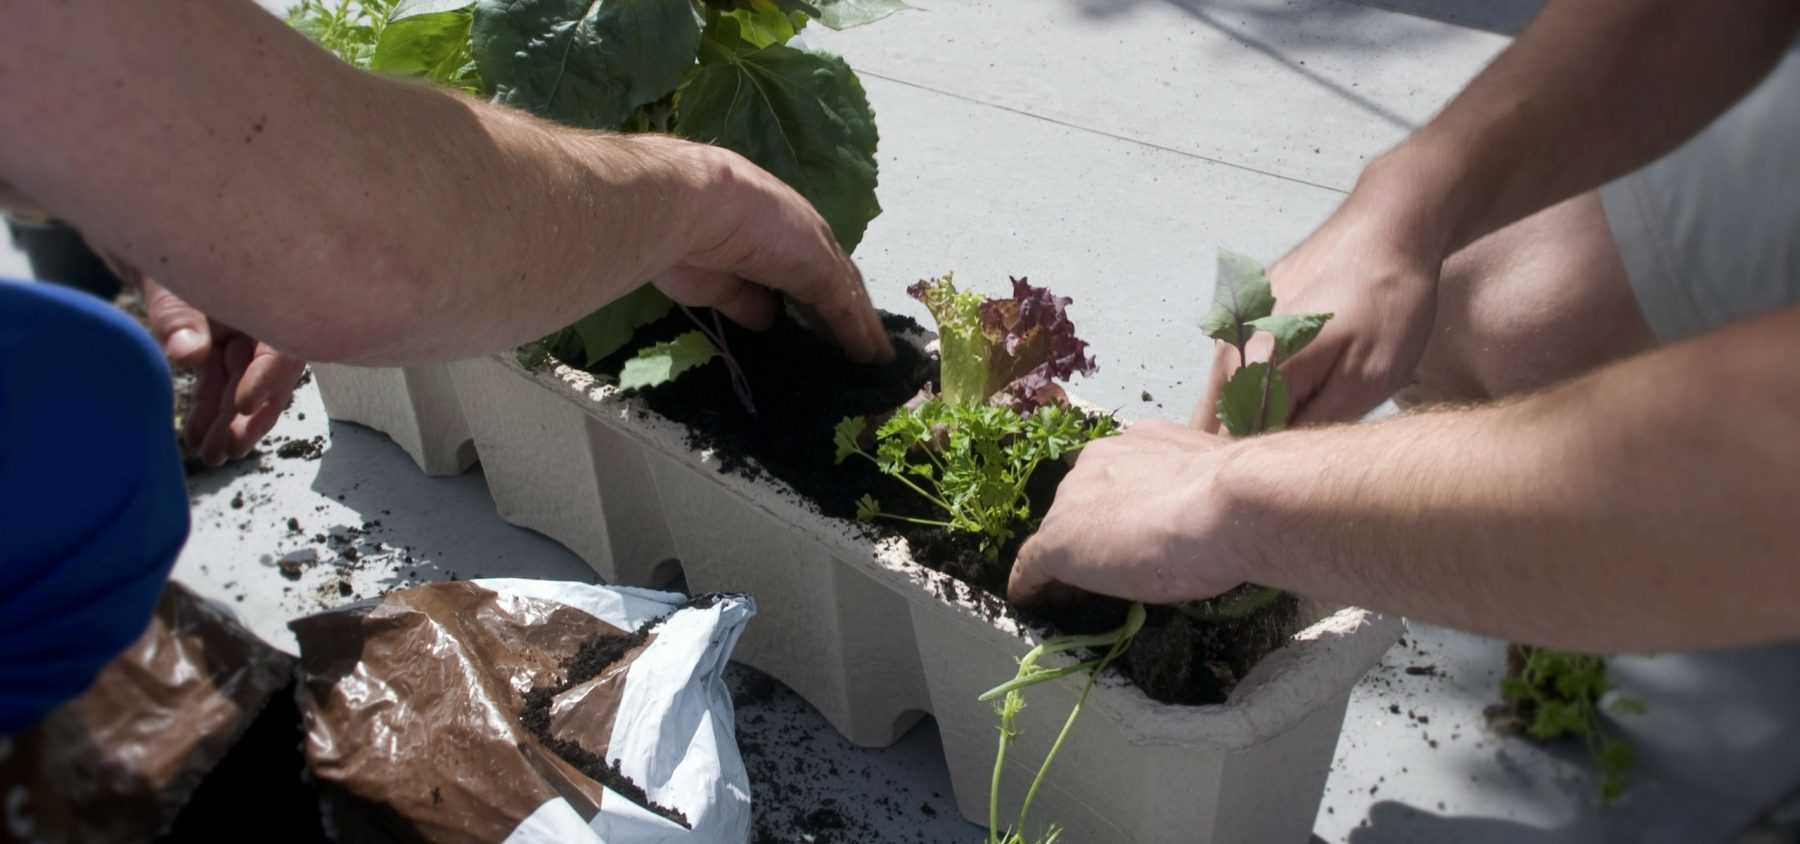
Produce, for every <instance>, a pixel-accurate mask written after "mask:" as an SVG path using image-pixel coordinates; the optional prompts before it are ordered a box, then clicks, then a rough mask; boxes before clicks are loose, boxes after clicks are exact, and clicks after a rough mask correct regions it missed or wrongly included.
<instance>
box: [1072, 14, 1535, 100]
mask: <svg viewBox="0 0 1800 844" xmlns="http://www.w3.org/2000/svg"><path fill="white" fill-rule="evenodd" d="M1075 2H1076V3H1077V5H1078V6H1079V7H1080V8H1081V10H1082V11H1083V13H1085V14H1086V15H1088V16H1089V17H1092V18H1095V19H1102V20H1103V19H1106V18H1111V17H1116V16H1119V15H1123V14H1128V13H1130V12H1131V11H1133V10H1135V9H1137V8H1139V7H1142V6H1143V5H1145V4H1147V3H1159V4H1162V5H1166V6H1169V7H1172V8H1175V9H1178V10H1180V11H1181V12H1183V13H1184V14H1186V15H1187V16H1188V17H1190V18H1193V19H1194V20H1195V21H1196V22H1198V23H1200V24H1202V25H1204V26H1206V27H1208V28H1210V29H1212V30H1214V31H1216V32H1218V33H1219V34H1221V35H1223V36H1225V37H1226V38H1228V39H1230V40H1231V41H1232V42H1235V43H1237V44H1239V45H1242V46H1243V47H1247V48H1249V49H1250V50H1253V51H1255V52H1257V53H1261V54H1262V55H1264V56H1266V57H1268V58H1270V59H1272V60H1274V61H1275V62H1276V63H1278V64H1279V65H1281V66H1282V67H1283V68H1285V69H1286V70H1287V71H1288V72H1289V73H1292V74H1294V75H1295V76H1299V77H1301V78H1303V79H1305V80H1306V81H1308V82H1309V83H1311V84H1313V85H1316V86H1318V87H1319V88H1322V89H1325V90H1327V91H1329V92H1331V93H1332V94H1333V95H1335V96H1337V97H1339V98H1341V99H1343V100H1344V101H1345V102H1348V103H1351V104H1352V105H1354V106H1356V107H1357V108H1359V109H1361V110H1363V111H1365V112H1367V113H1368V114H1370V115H1371V116H1373V117H1375V118H1376V119H1378V120H1381V121H1382V122H1384V123H1387V124H1389V125H1391V126H1394V127H1396V128H1400V129H1407V130H1411V129H1415V128H1417V125H1416V124H1415V123H1413V122H1412V121H1410V120H1408V119H1407V118H1406V117H1404V116H1402V115H1400V114H1398V113H1397V112H1395V111H1393V110H1392V109H1390V108H1388V107H1386V106H1384V105H1383V104H1381V103H1379V102H1377V101H1375V100H1374V99H1371V98H1370V97H1368V96H1365V95H1364V94H1362V93H1360V92H1358V91H1357V90H1355V89H1354V87H1353V86H1351V85H1347V84H1345V83H1343V82H1340V81H1338V80H1336V79H1332V78H1330V77H1328V76H1326V75H1325V74H1322V73H1320V72H1318V71H1316V70H1314V69H1312V68H1310V67H1308V66H1307V64H1306V62H1305V60H1304V59H1301V58H1296V57H1295V56H1293V55H1290V52H1291V50H1290V49H1288V48H1285V47H1283V46H1281V45H1294V44H1302V45H1308V46H1312V45H1317V46H1318V47H1320V48H1329V49H1332V50H1337V51H1351V52H1392V51H1400V50H1407V49H1410V48H1411V46H1412V45H1413V43H1414V42H1417V41H1419V40H1421V39H1423V38H1425V37H1428V34H1427V33H1428V30H1420V31H1419V33H1418V34H1412V35H1399V34H1396V33H1394V32H1391V31H1383V32H1382V33H1381V37H1379V38H1376V37H1369V36H1365V35H1363V34H1362V33H1365V32H1368V31H1370V29H1371V27H1367V26H1358V25H1357V24H1358V22H1359V21H1362V20H1366V19H1369V18H1371V17H1374V16H1380V15H1389V14H1395V13H1399V14H1405V15H1411V16H1414V17H1420V18H1428V19H1431V20H1435V21H1439V22H1442V23H1447V24H1451V25H1453V26H1458V27H1463V28H1466V29H1478V30H1483V31H1487V32H1495V33H1501V34H1512V33H1516V32H1517V31H1518V30H1519V29H1522V28H1523V27H1524V26H1525V24H1527V23H1529V22H1530V21H1531V18H1532V17H1534V16H1535V15H1536V14H1537V11H1538V9H1539V8H1540V7H1541V6H1542V0H1499V2H1483V0H1457V2H1439V1H1438V0H1364V2H1342V0H1340V2H1327V3H1322V4H1304V5H1301V6H1298V7H1296V6H1294V5H1292V4H1289V5H1283V6H1276V5H1274V4H1266V3H1247V2H1242V0H1238V1H1237V2H1221V0H1075ZM1442 31H1443V32H1449V30H1442Z"/></svg>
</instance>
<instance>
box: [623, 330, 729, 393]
mask: <svg viewBox="0 0 1800 844" xmlns="http://www.w3.org/2000/svg"><path fill="white" fill-rule="evenodd" d="M718 356H719V349H718V347H717V346H714V345H713V342H712V341H711V340H709V339H707V337H706V333H705V332H703V331H689V332H688V333H686V334H683V335H681V336H679V337H676V338H675V339H673V340H670V341H668V342H666V343H657V344H656V345H654V346H647V347H645V348H644V349H642V350H641V351H639V352H638V353H637V357H634V358H632V359H631V360H628V361H626V362H625V368H624V369H623V370H621V371H620V372H619V388H620V389H624V390H643V389H647V388H650V387H655V386H658V385H660V384H667V383H669V382H670V381H673V380H675V379H676V378H678V377H680V376H681V373H683V372H686V371H688V370H690V369H693V368H694V367H697V366H700V365H701V364H704V363H706V362H708V361H710V360H712V359H713V358H716V357H718Z"/></svg>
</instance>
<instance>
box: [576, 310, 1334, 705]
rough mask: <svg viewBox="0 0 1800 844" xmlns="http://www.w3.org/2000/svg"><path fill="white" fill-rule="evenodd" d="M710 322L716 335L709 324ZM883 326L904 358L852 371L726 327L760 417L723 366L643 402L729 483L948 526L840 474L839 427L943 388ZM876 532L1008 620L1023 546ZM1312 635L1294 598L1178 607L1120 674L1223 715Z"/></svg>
mask: <svg viewBox="0 0 1800 844" xmlns="http://www.w3.org/2000/svg"><path fill="white" fill-rule="evenodd" d="M700 318H701V320H702V321H705V322H708V323H709V324H710V319H709V318H708V317H707V316H706V315H701V317H700ZM882 324H883V325H884V326H885V327H886V329H887V330H888V332H889V334H890V335H891V336H893V337H894V348H895V352H896V357H895V358H894V360H893V361H891V362H889V363H886V364H882V365H873V366H871V365H860V364H856V363H853V362H851V361H850V360H849V359H848V358H846V357H844V355H843V353H842V352H841V351H839V350H838V348H837V347H836V346H835V345H834V344H833V343H832V342H830V341H829V340H827V339H824V338H822V337H820V336H818V335H816V334H814V333H813V332H811V331H809V330H807V329H806V328H805V327H803V326H801V325H800V324H799V323H798V322H796V321H794V320H793V319H791V318H789V317H788V316H787V315H785V314H784V315H782V316H781V317H780V318H779V319H778V320H777V322H776V324H775V325H774V326H773V327H772V328H770V329H769V330H767V331H763V332H752V331H748V330H744V329H741V328H739V327H738V326H736V325H735V324H732V323H729V322H727V323H726V324H725V331H726V342H727V344H728V345H729V347H730V350H731V352H732V355H733V357H734V359H735V360H736V361H737V363H738V366H739V367H740V368H741V369H742V370H743V373H744V375H745V378H746V380H747V381H748V382H749V385H750V392H751V395H752V397H753V404H754V412H752V410H751V409H749V408H746V407H744V406H743V404H742V403H740V402H738V401H736V400H735V399H734V398H732V397H733V396H734V391H733V389H732V385H731V378H730V374H729V370H728V369H727V368H726V366H725V364H724V363H723V362H722V361H718V360H715V361H712V362H710V363H708V364H706V365H704V366H702V367H699V368H698V369H695V370H693V371H690V372H688V373H686V374H684V375H682V376H681V377H680V378H677V379H675V380H674V381H672V382H670V383H668V384H664V385H661V386H658V387H654V388H651V389H648V390H645V391H643V394H642V398H643V400H644V401H645V403H646V404H647V405H648V406H649V407H650V408H651V409H653V410H655V411H656V412H657V413H659V414H661V415H663V416H665V417H667V418H669V419H671V420H673V421H675V422H679V423H681V424H683V425H685V426H687V428H688V430H689V435H688V436H689V445H690V446H691V447H693V448H695V449H709V450H712V451H713V452H714V453H715V454H716V455H718V458H719V461H720V468H721V470H722V471H726V472H731V473H734V474H739V475H742V476H745V477H750V478H756V477H760V476H762V475H763V474H764V472H767V473H768V474H769V475H772V476H774V478H775V479H777V480H780V481H782V482H784V483H786V484H787V485H788V486H790V487H792V488H793V490H794V491H795V492H796V493H798V494H799V495H800V496H801V497H803V498H804V499H805V500H806V501H808V502H810V503H811V504H812V505H813V506H814V507H816V508H817V509H818V511H819V512H820V513H822V514H824V515H826V516H832V517H836V518H841V519H854V518H855V516H856V501H857V500H858V499H859V498H861V497H862V496H863V495H873V496H874V497H875V498H876V499H877V500H879V501H880V502H881V505H882V508H883V509H884V510H886V511H888V512H891V513H895V514H898V515H905V516H915V517H934V516H936V517H941V514H936V513H934V511H933V509H932V505H931V504H930V503H929V502H926V501H924V500H923V499H921V498H920V497H919V496H918V494H917V493H915V492H913V491H912V490H910V489H908V488H906V487H905V486H904V485H902V484H901V483H899V482H898V481H896V480H894V479H893V478H890V477H888V476H887V475H885V474H883V473H882V472H881V471H880V470H878V469H877V468H875V466H874V465H872V464H871V463H869V462H868V461H866V460H862V459H859V458H853V459H850V460H847V461H845V462H844V463H843V464H841V465H840V464H838V463H837V462H836V450H835V447H834V446H833V429H834V428H835V426H836V425H837V424H838V422H839V421H841V420H843V419H844V418H846V417H851V416H867V417H870V418H872V419H879V418H880V417H882V416H883V415H884V414H887V413H890V412H892V411H893V410H894V409H896V408H898V407H900V406H901V405H903V404H905V403H906V402H907V401H908V400H910V399H912V398H914V397H915V396H917V395H918V394H919V393H920V391H921V390H922V389H924V388H926V387H932V388H933V389H935V388H936V384H935V383H934V382H935V380H936V378H937V361H936V359H935V358H932V357H930V356H928V355H925V354H924V353H922V352H920V351H919V350H918V348H917V346H915V345H914V344H913V343H911V342H908V341H906V340H905V339H902V338H903V337H905V336H907V335H911V336H915V337H916V336H919V335H920V334H922V331H923V330H922V329H921V327H920V326H919V324H918V323H917V322H916V321H914V320H912V319H910V318H907V317H904V316H898V315H895V314H884V315H883V316H882ZM692 329H693V323H692V322H691V321H690V320H689V319H688V318H687V317H686V316H685V315H683V314H681V313H679V312H677V313H674V314H671V315H669V316H667V317H665V318H663V319H662V320H660V321H658V322H656V323H653V324H651V325H649V326H646V327H645V328H644V329H642V330H640V331H639V332H638V334H637V336H636V337H635V338H634V339H633V342H632V343H630V344H627V345H626V347H625V349H624V350H622V351H620V352H619V353H617V354H615V355H614V356H612V357H611V358H608V359H606V360H603V361H601V362H600V363H599V364H598V365H597V366H595V367H594V368H593V371H594V372H596V373H599V374H602V375H616V374H617V373H618V371H619V369H620V368H621V367H622V366H623V364H624V362H625V360H627V359H629V358H630V357H631V356H632V355H634V354H636V351H637V350H638V349H640V348H643V347H644V346H646V345H649V344H651V343H656V342H662V341H665V340H669V339H672V338H674V337H676V336H678V335H680V334H683V333H686V332H687V331H691V330H692ZM1067 472H1068V467H1067V466H1065V465H1062V464H1045V465H1042V466H1040V467H1039V468H1038V471H1037V473H1036V475H1035V476H1034V477H1033V478H1032V479H1031V482H1030V485H1029V487H1028V495H1029V499H1030V504H1031V512H1032V515H1033V518H1036V519H1041V518H1042V517H1043V516H1044V514H1045V513H1047V512H1048V511H1049V509H1050V504H1051V502H1052V500H1053V499H1054V495H1055V490H1056V485H1057V483H1058V482H1060V481H1061V480H1062V478H1063V476H1064V475H1066V474H1067ZM864 529H865V530H866V531H867V532H868V533H869V535H870V536H871V537H872V538H879V537H887V536H895V535H898V536H902V537H905V538H906V540H907V542H908V544H909V546H910V548H911V549H912V553H913V557H914V559H916V560H918V561H919V562H920V563H922V564H924V565H927V566H929V567H931V568H934V569H937V570H939V571H942V572H944V573H946V574H950V575H952V576H953V577H955V578H957V579H959V580H961V581H962V582H963V583H965V584H968V585H969V586H972V587H974V588H973V589H964V590H962V591H961V594H958V595H956V596H946V597H955V598H960V599H962V600H967V601H969V602H971V603H974V604H975V605H976V606H978V607H980V608H982V610H983V611H984V612H985V613H986V614H987V615H988V616H989V617H990V618H994V617H997V616H999V614H1000V613H1001V612H1002V611H1003V609H1004V607H1005V599H1004V597H1003V596H1004V595H1005V590H1006V580H1007V575H1008V573H1009V572H1010V571H1011V570H1012V562H1013V560H1014V558H1015V557H1016V556H1017V554H1018V549H1019V546H1020V545H1021V544H1023V542H1024V539H1025V535H1024V534H1022V535H1021V536H1019V537H1017V538H1015V539H1014V540H1013V541H1012V542H1011V543H1009V544H1008V545H1007V546H1006V547H1005V548H1004V549H1002V552H1001V553H1000V555H999V558H998V561H997V562H996V561H994V560H990V559H989V558H988V557H987V555H986V554H985V553H984V552H983V551H982V550H981V548H980V542H979V539H978V538H977V537H975V536H972V535H970V534H964V533H955V532H952V531H949V530H947V529H944V528H939V527H932V526H925V525H914V524H910V523H899V522H892V521H879V522H876V523H873V524H869V525H865V526H864ZM1125 610H1126V604H1125V603H1124V602H1122V601H1117V600H1112V599H1098V598H1097V599H1093V600H1090V601H1088V602H1085V603H1083V604H1081V605H1078V606H1075V607H1070V608H1062V609H1056V610H1049V611H1041V610H1024V611H1021V615H1023V616H1024V617H1025V618H1026V619H1028V620H1031V621H1034V622H1038V623H1046V624H1049V625H1050V626H1052V627H1054V628H1055V629H1057V630H1061V631H1064V632H1070V633H1094V632H1100V631H1103V630H1108V629H1111V628H1114V627H1117V626H1118V625H1119V623H1121V622H1122V621H1123V619H1124V617H1125ZM1300 622H1301V617H1300V613H1299V605H1298V602H1297V601H1296V600H1295V599H1294V598H1293V597H1292V596H1283V598H1282V599H1281V600H1278V601H1276V602H1274V603H1273V604H1271V605H1269V606H1267V607H1264V608H1262V609H1260V610H1258V611H1257V612H1254V613H1251V614H1249V615H1247V616H1246V617H1244V618H1241V619H1231V620H1225V621H1212V622H1206V623H1200V622H1196V621H1195V620H1193V619H1191V618H1189V617H1187V616H1185V615H1183V614H1181V613H1179V612H1176V611H1175V610H1173V609H1170V608H1166V607H1153V608H1151V610H1150V614H1149V620H1148V621H1147V622H1146V624H1145V627H1144V630H1143V632H1142V633H1140V634H1139V635H1138V637H1137V639H1136V640H1135V641H1134V642H1133V644H1132V647H1131V649H1130V651H1129V652H1128V653H1127V654H1126V656H1125V658H1124V659H1123V660H1121V662H1120V664H1119V668H1120V670H1121V671H1123V672H1124V673H1125V675H1126V676H1127V677H1128V678H1129V679H1130V680H1131V681H1132V682H1133V683H1134V684H1136V685H1137V686H1138V687H1139V688H1140V689H1142V690H1143V691H1144V693H1145V694H1147V695H1149V696H1150V697H1151V698H1153V699H1155V700H1158V701H1161V702H1164V703H1176V704H1208V703H1218V702H1221V701H1223V700H1225V698H1226V696H1227V695H1229V694H1230V692H1231V689H1232V688H1233V687H1234V686H1235V685H1236V683H1237V681H1238V680H1240V679H1242V678H1243V677H1244V675H1245V674H1246V673H1248V671H1249V670H1250V668H1251V667H1253V666H1254V665H1255V664H1256V663H1257V662H1258V661H1260V660H1261V659H1262V657H1264V656H1266V655H1267V654H1268V653H1269V652H1270V651H1272V650H1274V649H1275V648H1278V647H1280V646H1281V645H1282V643H1284V642H1286V641H1287V639H1288V638H1289V637H1291V636H1292V635H1293V634H1294V632H1296V631H1297V630H1298V629H1299V627H1300Z"/></svg>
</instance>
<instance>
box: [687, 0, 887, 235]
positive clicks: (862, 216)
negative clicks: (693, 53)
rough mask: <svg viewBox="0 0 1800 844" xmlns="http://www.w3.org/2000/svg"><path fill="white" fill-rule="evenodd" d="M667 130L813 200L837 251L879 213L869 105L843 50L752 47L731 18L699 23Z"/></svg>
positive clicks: (860, 233)
mask: <svg viewBox="0 0 1800 844" xmlns="http://www.w3.org/2000/svg"><path fill="white" fill-rule="evenodd" d="M675 131H676V132H677V133H678V134H680V135H681V136H682V137H685V138H688V139H690V140H695V141H700V142H702V143H710V144H717V145H719V146H722V147H725V148H726V149H729V150H732V151H733V152H736V153H738V154H739V155H742V156H744V157H745V158H748V159H750V160H751V161H753V162H756V164H757V165H758V166H760V167H762V168H763V169H764V170H767V171H769V172H770V173H772V174H774V176H775V177H776V178H778V179H780V180H782V181H783V182H786V183H787V184H788V186H789V187H792V188H793V189H795V190H797V191H799V192H800V195H801V196H804V197H806V199H807V201H808V202H811V203H812V206H813V208H814V209H815V210H817V211H818V212H819V216H821V217H824V218H825V222H826V223H827V224H829V225H830V226H831V232H832V234H833V235H835V236H836V237H837V241H838V243H839V244H840V245H841V246H843V247H844V249H845V251H849V250H852V249H855V248H856V244H858V243H860V242H862V237H863V232H864V231H866V230H867V229H868V226H869V221H870V220H873V219H875V217H876V215H878V214H880V213H881V204H880V203H879V202H877V201H876V199H875V184H876V166H875V146H876V143H877V141H878V140H879V137H878V135H877V134H876V131H875V112H874V110H873V109H871V108H869V99H868V97H867V96H866V95H864V94H863V89H862V83H861V82H860V81H858V80H857V78H856V74H855V73H854V72H852V71H851V70H850V66H849V65H847V64H845V63H844V60H843V59H840V58H838V57H836V56H827V55H823V54H819V53H808V52H804V51H801V50H796V49H794V48H792V47H785V46H779V45H771V46H767V47H756V46H755V45H754V44H751V43H750V42H748V41H746V40H745V39H744V37H743V34H742V28H741V27H740V26H739V24H738V21H737V20H736V19H734V18H729V17H720V18H717V19H716V20H714V21H713V24H712V25H710V26H708V27H707V29H706V37H705V39H704V41H703V43H702V44H701V47H700V66H699V67H697V68H695V69H694V70H693V71H692V72H690V73H689V74H688V76H687V78H686V79H685V80H684V81H683V82H682V83H681V87H680V89H679V90H677V91H676V94H675Z"/></svg>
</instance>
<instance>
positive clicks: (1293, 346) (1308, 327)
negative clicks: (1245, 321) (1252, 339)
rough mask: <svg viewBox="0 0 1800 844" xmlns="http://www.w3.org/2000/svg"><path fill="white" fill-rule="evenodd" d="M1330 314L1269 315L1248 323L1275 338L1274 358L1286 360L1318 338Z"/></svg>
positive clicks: (1329, 319)
mask: <svg viewBox="0 0 1800 844" xmlns="http://www.w3.org/2000/svg"><path fill="white" fill-rule="evenodd" d="M1331 317H1332V315H1331V314H1271V315H1269V316H1266V317H1263V318H1261V319H1255V320H1251V321H1250V327H1251V328H1253V329H1255V330H1257V331H1266V332H1268V333H1269V334H1270V335H1271V336H1273V337H1274V338H1275V356H1276V357H1277V358H1278V359H1280V360H1288V359H1289V358H1292V357H1293V356H1294V355H1296V354H1298V353H1299V352H1300V350H1301V349H1304V348H1306V347H1307V345H1308V344H1310V343H1312V341H1313V340H1314V338H1317V337H1318V336H1319V330H1320V329H1323V328H1324V327H1325V323H1327V322H1330V321H1331Z"/></svg>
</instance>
